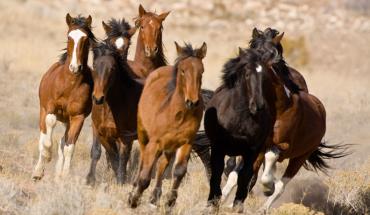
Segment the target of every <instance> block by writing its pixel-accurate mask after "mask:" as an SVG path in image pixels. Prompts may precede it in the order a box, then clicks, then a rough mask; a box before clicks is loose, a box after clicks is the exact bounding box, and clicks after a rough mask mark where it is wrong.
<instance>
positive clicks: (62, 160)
mask: <svg viewBox="0 0 370 215" xmlns="http://www.w3.org/2000/svg"><path fill="white" fill-rule="evenodd" d="M91 22H92V18H91V16H88V17H87V18H86V17H82V16H77V17H71V16H70V15H69V14H67V15H66V23H67V25H68V33H67V36H68V42H67V48H66V52H65V53H63V54H62V55H61V57H60V59H59V62H56V63H54V64H53V65H52V66H51V67H50V68H49V70H48V71H47V72H46V73H45V74H44V75H43V77H42V79H41V83H40V86H39V99H40V121H39V127H40V140H39V159H38V162H37V164H36V166H35V169H34V171H33V173H32V179H33V180H40V179H41V178H42V177H43V174H44V165H45V163H46V162H50V160H51V158H52V155H51V146H52V135H53V130H54V128H55V126H56V123H57V121H60V122H62V123H63V124H64V126H65V128H66V129H65V133H64V136H63V137H62V139H61V140H60V142H59V146H58V161H57V164H56V175H57V176H66V175H68V174H69V172H70V163H71V159H72V156H73V152H74V147H75V143H76V141H77V139H78V136H79V133H80V131H81V128H82V126H83V123H84V120H85V118H86V117H87V116H88V115H89V114H90V112H91V106H92V105H91V92H92V88H93V82H92V77H91V71H90V68H89V67H88V65H87V61H88V54H89V49H90V46H91V45H94V44H95V43H96V39H95V36H94V34H93V33H92V31H91Z"/></svg>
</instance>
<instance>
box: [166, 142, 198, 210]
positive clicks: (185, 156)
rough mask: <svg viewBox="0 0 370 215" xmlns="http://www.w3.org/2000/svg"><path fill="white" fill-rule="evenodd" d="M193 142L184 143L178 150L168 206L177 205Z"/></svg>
mask: <svg viewBox="0 0 370 215" xmlns="http://www.w3.org/2000/svg"><path fill="white" fill-rule="evenodd" d="M191 148H192V145H191V144H184V145H182V146H181V147H180V148H178V149H177V151H176V159H175V163H174V170H173V176H172V178H173V182H172V188H171V191H170V193H169V194H168V196H167V204H166V205H167V207H169V208H171V207H173V206H174V205H175V203H176V199H177V190H178V188H179V186H180V183H181V181H182V179H183V178H184V176H185V174H186V170H187V167H188V161H189V157H190V153H191Z"/></svg>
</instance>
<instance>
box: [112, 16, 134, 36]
mask: <svg viewBox="0 0 370 215" xmlns="http://www.w3.org/2000/svg"><path fill="white" fill-rule="evenodd" d="M107 25H108V26H109V27H111V29H112V30H111V31H110V32H109V33H108V34H107V37H108V38H111V37H119V36H124V37H128V36H129V34H128V31H129V30H130V29H131V25H130V24H129V23H128V22H126V20H125V19H124V18H122V19H118V20H117V19H114V18H112V19H110V20H109V21H108V23H107Z"/></svg>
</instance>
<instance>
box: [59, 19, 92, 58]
mask: <svg viewBox="0 0 370 215" xmlns="http://www.w3.org/2000/svg"><path fill="white" fill-rule="evenodd" d="M73 25H75V26H78V27H79V28H82V29H83V30H84V31H86V32H87V37H88V38H89V41H90V44H92V46H94V45H95V44H96V43H97V41H98V40H97V39H96V37H95V35H94V33H93V32H92V31H91V27H90V26H89V25H88V24H87V20H86V18H85V17H83V16H81V15H78V16H77V17H75V18H73ZM62 51H63V53H62V54H61V55H60V56H59V63H60V64H64V63H65V62H66V60H67V48H64V49H62Z"/></svg>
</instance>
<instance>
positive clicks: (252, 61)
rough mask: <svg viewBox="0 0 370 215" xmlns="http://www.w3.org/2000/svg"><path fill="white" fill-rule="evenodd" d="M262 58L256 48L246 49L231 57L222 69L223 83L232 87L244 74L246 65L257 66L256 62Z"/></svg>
mask: <svg viewBox="0 0 370 215" xmlns="http://www.w3.org/2000/svg"><path fill="white" fill-rule="evenodd" d="M259 59H260V55H259V54H258V52H257V51H256V50H254V49H245V50H244V51H243V52H242V53H240V54H239V55H238V56H237V57H235V58H232V59H230V60H229V61H227V62H226V63H225V64H224V67H223V69H222V82H223V85H224V86H226V87H227V88H229V89H231V88H233V87H235V85H236V84H237V83H238V82H239V80H241V79H242V78H243V76H244V71H245V70H244V69H243V68H244V67H245V66H248V67H251V68H252V67H254V68H255V67H256V62H257V61H258V60H259Z"/></svg>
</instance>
